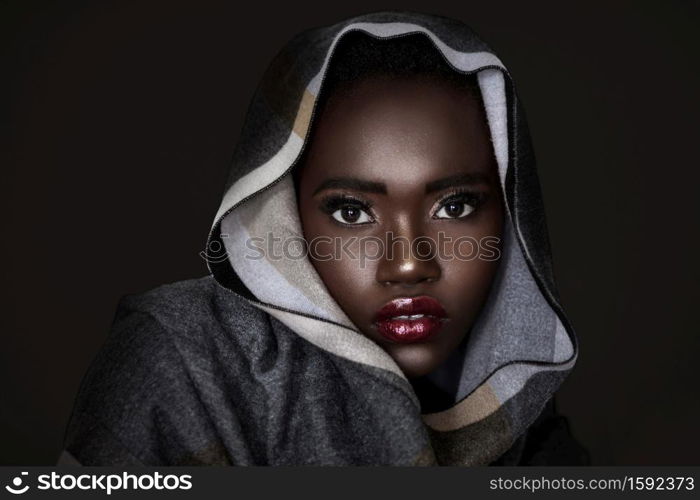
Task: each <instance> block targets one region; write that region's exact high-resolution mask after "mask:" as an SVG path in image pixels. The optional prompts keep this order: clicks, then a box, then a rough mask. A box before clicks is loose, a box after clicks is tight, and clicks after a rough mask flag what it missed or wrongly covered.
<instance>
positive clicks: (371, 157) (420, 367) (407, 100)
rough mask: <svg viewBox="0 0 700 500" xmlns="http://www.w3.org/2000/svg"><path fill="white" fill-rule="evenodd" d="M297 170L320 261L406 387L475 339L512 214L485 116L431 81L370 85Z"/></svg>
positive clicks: (337, 106) (321, 134) (321, 127)
mask: <svg viewBox="0 0 700 500" xmlns="http://www.w3.org/2000/svg"><path fill="white" fill-rule="evenodd" d="M308 148H309V149H308V151H307V152H306V156H305V159H304V162H303V164H301V165H300V166H299V168H300V170H299V171H298V172H297V176H298V177H297V181H298V201H299V210H300V216H301V223H302V228H303V231H304V237H305V238H306V240H307V242H309V243H310V247H309V250H310V257H311V261H312V263H313V265H314V267H315V268H316V270H317V271H318V273H319V275H320V276H321V278H322V279H323V281H324V283H325V284H326V286H327V288H328V290H329V292H330V294H331V295H332V296H333V298H334V299H335V300H336V302H337V303H338V304H339V305H340V307H341V308H342V309H343V310H344V311H345V313H346V314H347V315H348V317H349V318H350V319H351V320H352V321H353V323H354V324H355V325H356V326H357V327H358V328H359V329H360V330H361V332H362V333H363V334H364V335H365V336H367V337H369V338H370V339H372V340H373V341H375V342H376V343H377V344H379V345H380V346H381V347H382V348H384V349H385V350H386V351H387V352H388V354H389V355H390V356H391V357H392V358H393V359H394V360H395V361H396V363H397V364H398V365H399V367H400V368H401V369H402V371H403V372H404V373H405V374H406V376H407V377H417V376H421V375H425V374H427V373H430V372H431V371H433V370H434V369H435V368H437V367H438V365H440V364H441V363H442V362H443V361H445V359H446V358H447V357H448V356H449V354H450V353H451V352H452V351H453V350H454V349H455V348H456V347H457V346H458V345H459V343H460V342H461V341H462V340H463V339H464V337H465V335H466V334H467V333H468V332H469V330H470V328H471V326H472V324H473V323H474V321H475V319H476V318H477V316H478V314H479V311H480V309H481V307H482V305H483V304H484V302H485V299H486V297H487V295H488V292H489V288H490V286H491V282H492V280H493V277H494V274H495V271H496V269H497V266H498V262H499V259H498V258H499V257H500V240H501V231H502V226H503V204H502V196H501V188H500V183H499V177H498V173H497V166H496V161H495V158H494V155H493V150H492V146H491V141H490V134H489V129H488V125H487V121H486V116H485V114H484V111H483V106H482V105H481V103H480V102H479V101H478V100H476V98H474V97H473V96H472V95H471V94H470V93H469V92H468V91H466V90H460V89H458V88H453V87H452V86H450V85H448V84H445V83H442V82H438V81H435V80H429V79H427V78H419V77H413V78H405V79H386V78H378V77H375V78H370V79H365V80H362V81H361V82H359V83H356V84H354V86H353V87H352V88H350V89H349V91H345V92H341V93H338V94H334V95H332V96H331V97H330V99H329V100H328V101H327V103H326V106H325V107H324V109H323V110H321V113H320V114H319V115H317V116H316V123H315V125H314V130H313V136H312V138H311V141H310V143H309V145H308Z"/></svg>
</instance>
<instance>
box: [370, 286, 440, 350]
mask: <svg viewBox="0 0 700 500" xmlns="http://www.w3.org/2000/svg"><path fill="white" fill-rule="evenodd" d="M447 320H448V317H447V312H446V311H445V308H444V307H442V304H440V302H438V301H437V300H435V299H434V298H432V297H428V296H427V295H420V296H418V297H401V298H398V299H394V300H392V301H391V302H389V303H387V304H386V305H385V306H384V307H382V308H381V309H380V310H379V311H378V312H377V314H376V315H375V317H374V324H375V326H376V327H377V330H379V333H381V334H382V335H383V336H384V337H386V338H388V339H389V340H393V341H394V342H401V343H410V342H418V341H421V340H425V339H427V338H429V337H432V336H433V335H435V334H436V333H437V332H438V331H440V329H441V328H442V325H443V324H444V323H445V322H446V321H447Z"/></svg>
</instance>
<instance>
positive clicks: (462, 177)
mask: <svg viewBox="0 0 700 500" xmlns="http://www.w3.org/2000/svg"><path fill="white" fill-rule="evenodd" d="M489 181H490V178H489V176H488V175H487V174H484V173H481V172H475V173H471V174H458V175H452V176H450V177H445V178H444V179H438V180H436V181H432V182H429V183H428V184H426V186H425V194H430V193H433V192H435V191H442V190H443V189H447V188H450V187H453V186H463V185H465V184H488V183H489Z"/></svg>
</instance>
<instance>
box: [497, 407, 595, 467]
mask: <svg viewBox="0 0 700 500" xmlns="http://www.w3.org/2000/svg"><path fill="white" fill-rule="evenodd" d="M590 464H591V459H590V455H589V453H588V451H587V450H586V449H585V448H584V447H583V446H582V445H581V443H579V441H578V440H577V439H576V438H575V437H574V434H573V433H572V430H571V426H570V424H569V419H568V418H567V417H565V416H564V415H561V414H559V413H558V412H557V410H556V403H555V398H554V396H552V398H551V399H550V400H549V401H548V402H547V404H545V406H544V408H543V410H542V412H541V413H540V414H539V415H538V417H537V418H536V419H535V421H534V422H533V423H532V424H531V425H530V426H529V427H528V428H527V430H526V431H525V432H524V433H523V434H522V435H521V436H520V437H518V438H517V439H516V440H515V442H514V443H513V446H512V447H511V448H510V449H509V450H508V451H506V452H505V453H504V454H503V455H502V456H501V457H499V458H498V459H497V460H495V461H494V462H492V463H491V464H490V465H497V466H503V465H532V466H537V465H564V466H566V465H590Z"/></svg>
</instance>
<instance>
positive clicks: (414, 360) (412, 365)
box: [386, 342, 443, 378]
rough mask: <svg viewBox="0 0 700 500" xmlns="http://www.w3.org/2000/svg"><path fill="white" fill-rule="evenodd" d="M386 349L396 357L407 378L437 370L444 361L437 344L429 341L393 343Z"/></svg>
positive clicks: (395, 359)
mask: <svg viewBox="0 0 700 500" xmlns="http://www.w3.org/2000/svg"><path fill="white" fill-rule="evenodd" d="M386 351H387V352H388V353H389V355H390V356H391V357H392V358H393V359H394V361H395V362H396V364H397V365H399V368H401V371H402V372H403V373H404V375H406V377H407V378H416V377H421V376H423V375H427V374H428V373H430V372H432V371H433V370H435V369H436V368H437V367H438V366H439V365H440V363H441V362H442V361H443V359H442V357H441V356H439V355H438V352H437V349H436V346H435V345H431V344H430V343H428V342H422V343H415V344H406V345H399V344H392V345H390V346H387V347H386Z"/></svg>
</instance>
